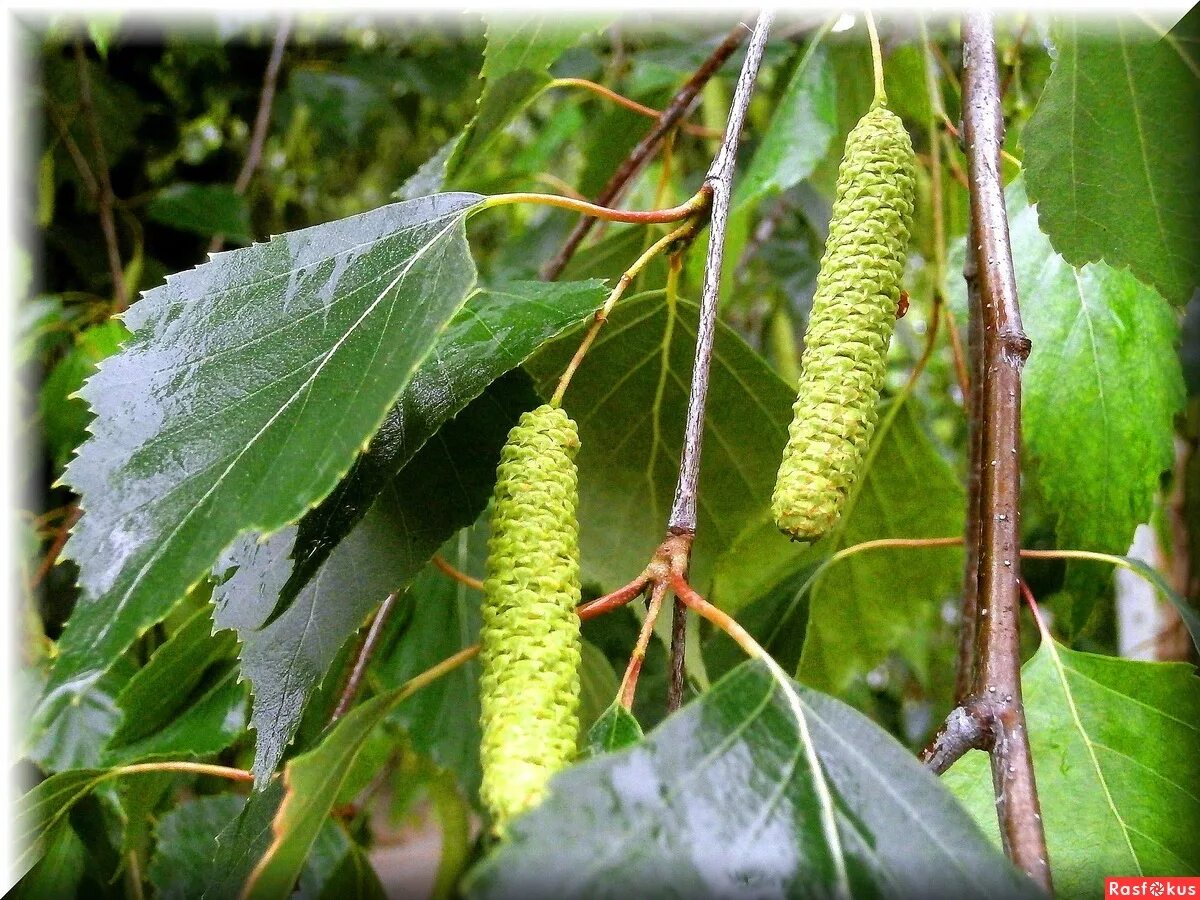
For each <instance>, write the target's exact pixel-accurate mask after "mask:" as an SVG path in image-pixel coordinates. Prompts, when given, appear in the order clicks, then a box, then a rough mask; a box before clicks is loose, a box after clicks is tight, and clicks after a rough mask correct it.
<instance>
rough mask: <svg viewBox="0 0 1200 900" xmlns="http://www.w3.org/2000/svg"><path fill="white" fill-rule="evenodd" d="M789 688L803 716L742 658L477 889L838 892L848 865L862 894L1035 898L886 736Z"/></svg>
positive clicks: (579, 771) (586, 776) (544, 814)
mask: <svg viewBox="0 0 1200 900" xmlns="http://www.w3.org/2000/svg"><path fill="white" fill-rule="evenodd" d="M790 687H791V689H792V690H793V691H795V692H796V694H797V695H798V696H797V699H798V703H797V706H796V707H793V706H792V705H791V704H790V703H789V701H788V700H787V699H786V697H785V695H784V693H783V691H782V690H781V689H780V687H779V685H778V683H777V682H775V681H774V680H773V679H772V677H771V675H770V673H769V671H768V670H767V669H766V667H765V666H764V665H763V664H762V663H746V664H744V665H742V666H740V667H738V668H737V669H735V670H733V671H732V672H731V673H730V674H729V675H727V676H726V677H725V678H723V679H722V680H721V681H719V682H718V683H717V684H715V685H714V686H713V688H712V690H711V691H709V692H708V693H706V694H704V695H703V696H702V697H700V698H699V699H698V700H696V701H695V702H693V703H691V704H689V705H688V706H686V707H685V708H684V709H683V710H682V711H681V712H679V713H678V714H676V715H674V716H672V717H671V718H669V719H667V720H666V721H665V722H664V723H663V724H662V725H661V726H659V727H658V728H657V729H655V730H654V731H652V732H651V733H650V734H649V735H647V736H646V738H645V739H644V740H643V741H641V742H639V743H637V744H635V745H634V746H632V747H630V748H627V749H625V750H623V751H620V752H617V753H610V754H604V755H602V756H599V757H595V758H593V759H590V760H588V761H587V762H584V763H581V764H579V765H577V766H574V767H573V768H571V769H568V770H567V771H565V772H563V773H561V774H559V775H558V776H556V777H555V778H554V780H553V781H552V782H551V788H550V796H549V797H548V798H547V799H546V800H545V802H543V803H542V804H541V805H540V806H539V807H538V808H537V809H535V810H533V811H531V812H530V813H529V814H527V815H525V816H523V817H521V818H519V819H517V820H516V821H515V822H514V823H513V825H512V827H511V833H510V836H509V839H508V840H507V841H506V842H505V843H504V844H502V845H500V846H499V847H498V848H497V849H496V850H495V851H494V852H493V853H492V854H491V856H489V857H488V858H486V859H485V860H484V862H483V863H482V864H481V865H480V866H479V867H477V868H476V869H475V870H474V872H473V873H472V874H471V876H470V877H469V880H468V883H467V886H466V887H467V894H468V896H471V897H479V898H484V897H486V898H502V897H503V898H507V897H512V898H516V897H531V896H536V897H549V896H555V897H579V896H663V895H672V896H681V897H722V898H735V897H736V898H743V897H744V898H750V897H766V896H771V897H809V896H836V895H837V894H838V888H839V879H838V874H837V872H838V869H839V868H840V869H842V870H843V871H844V872H845V873H846V876H847V877H848V881H849V884H848V885H847V886H846V887H848V888H849V892H850V893H852V895H853V896H883V897H897V898H901V897H916V896H929V895H930V893H931V890H930V889H931V885H932V886H936V890H935V891H934V892H933V893H934V894H935V895H937V896H954V897H994V896H1001V897H1023V896H1032V895H1033V894H1034V889H1033V887H1032V885H1031V884H1030V883H1029V882H1028V881H1027V880H1025V879H1024V878H1023V877H1022V876H1021V875H1020V874H1019V873H1017V872H1016V870H1014V869H1013V868H1012V867H1011V866H1010V865H1009V863H1008V862H1007V861H1006V860H1005V859H1004V857H1003V856H1002V855H1001V854H1000V853H999V852H998V851H996V850H993V849H991V848H990V847H989V846H988V843H987V840H986V838H985V837H984V836H983V834H982V833H980V831H979V829H978V828H977V827H975V826H974V824H973V823H972V822H971V820H970V818H969V817H968V816H967V814H966V813H965V811H964V810H962V808H961V807H960V806H959V805H958V803H956V802H955V800H954V798H953V797H952V796H950V794H949V793H948V792H947V791H946V790H945V788H943V787H942V786H941V785H940V784H939V783H938V781H937V779H936V778H934V777H933V776H932V775H931V774H929V773H928V772H927V771H925V770H923V768H922V767H921V766H920V764H919V763H917V761H916V760H915V759H913V757H912V755H911V754H910V753H909V752H908V751H907V750H906V749H904V748H903V747H901V746H900V745H899V744H898V743H897V742H896V741H895V740H894V739H893V738H891V737H890V736H889V735H888V734H887V733H886V732H884V731H883V730H882V729H880V728H879V727H878V726H876V725H874V724H873V723H871V722H870V721H869V720H867V719H866V718H865V717H864V716H862V715H861V714H859V713H857V712H855V711H854V710H852V709H850V708H849V707H847V706H844V705H843V704H841V703H839V702H837V701H836V700H833V699H832V698H829V697H825V696H823V695H821V694H818V693H816V692H814V691H810V690H807V689H805V688H802V687H800V686H799V685H797V684H795V683H794V682H792V683H790ZM797 708H798V709H799V710H800V712H801V714H802V716H803V718H804V721H805V728H804V729H801V727H800V726H799V724H798V721H797V718H796V709H797ZM814 759H816V760H819V765H818V766H817V767H816V768H814V766H813V761H814ZM823 792H828V795H829V796H830V800H831V803H832V816H833V818H834V820H835V822H836V833H835V834H833V835H831V833H830V832H829V831H826V830H825V829H824V828H823V827H822V814H821V799H820V798H821V795H822V793H823ZM917 810H919V811H920V812H919V814H917V813H916V812H915V811H917ZM597 834H603V835H604V836H605V839H604V841H603V842H602V843H601V844H599V845H598V844H597V842H596V840H595V836H596V835H597ZM844 889H845V888H843V890H844Z"/></svg>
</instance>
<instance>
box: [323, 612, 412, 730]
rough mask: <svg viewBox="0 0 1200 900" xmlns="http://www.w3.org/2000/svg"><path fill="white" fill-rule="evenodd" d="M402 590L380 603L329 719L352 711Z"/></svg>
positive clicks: (334, 718)
mask: <svg viewBox="0 0 1200 900" xmlns="http://www.w3.org/2000/svg"><path fill="white" fill-rule="evenodd" d="M400 593H401V592H400V591H392V593H390V594H388V595H387V599H386V600H384V601H383V603H382V604H381V605H380V607H379V609H378V611H376V613H375V618H373V619H372V620H371V627H370V628H369V629H368V630H367V635H366V637H365V638H363V642H362V643H361V644H360V645H359V647H358V652H357V653H356V654H355V656H354V667H353V668H352V669H351V670H350V676H349V677H348V678H347V679H346V686H345V687H344V688H342V695H341V697H339V698H338V702H337V706H335V707H334V709H333V715H331V716H330V717H329V721H330V722H331V723H332V722H336V721H337V720H338V719H340V718H341V717H342V716H344V715H345V714H346V713H348V712H349V711H350V707H351V706H353V705H354V701H355V699H356V698H357V697H358V692H359V690H361V689H362V682H363V678H365V677H366V674H367V666H368V665H370V662H371V657H372V656H373V655H374V654H375V648H376V647H377V646H378V645H379V638H380V637H381V636H382V635H383V626H384V625H386V624H387V620H388V617H389V616H390V615H391V613H392V610H393V609H395V607H396V601H397V600H399V599H400Z"/></svg>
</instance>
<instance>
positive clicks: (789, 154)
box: [733, 43, 837, 208]
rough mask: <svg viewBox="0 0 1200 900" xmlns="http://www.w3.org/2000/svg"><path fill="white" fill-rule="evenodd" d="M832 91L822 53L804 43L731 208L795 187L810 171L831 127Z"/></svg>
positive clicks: (833, 116) (820, 155)
mask: <svg viewBox="0 0 1200 900" xmlns="http://www.w3.org/2000/svg"><path fill="white" fill-rule="evenodd" d="M836 95H837V90H836V85H835V83H834V75H833V67H832V65H831V64H830V62H829V58H828V55H827V54H826V52H825V50H824V48H823V47H821V45H820V44H819V43H810V44H809V46H808V47H807V48H806V50H805V52H804V55H803V56H802V57H801V58H800V61H799V63H798V64H797V65H796V69H795V71H794V72H793V73H792V77H791V80H790V81H789V82H788V85H787V87H786V88H785V89H784V92H783V96H781V97H780V98H779V103H778V105H777V106H776V107H775V111H774V113H773V114H772V116H771V121H770V124H768V125H767V129H766V131H764V132H763V135H762V139H761V140H760V141H759V144H758V147H757V149H756V150H755V151H754V156H753V157H752V158H751V160H750V167H749V168H748V169H747V170H746V175H745V177H744V178H742V179H740V180H739V182H738V185H737V190H736V192H735V194H734V199H733V204H734V207H735V208H737V207H739V206H743V205H750V204H753V203H755V202H757V201H759V200H761V199H762V198H763V197H765V196H768V195H770V194H774V193H780V192H783V191H786V190H788V189H789V188H792V187H795V186H796V185H797V184H799V183H800V182H801V181H803V180H804V179H805V178H807V177H808V176H809V175H810V174H811V173H812V171H813V169H814V168H816V165H817V163H819V162H820V161H821V160H822V159H823V158H824V156H825V153H826V151H827V150H828V149H829V144H830V141H831V140H832V139H833V134H834V130H835V128H836V126H837V107H836V101H835V98H836Z"/></svg>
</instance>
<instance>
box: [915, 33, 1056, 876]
mask: <svg viewBox="0 0 1200 900" xmlns="http://www.w3.org/2000/svg"><path fill="white" fill-rule="evenodd" d="M963 59H964V67H963V83H964V91H965V100H964V103H963V108H964V117H963V125H964V128H963V130H964V133H965V138H966V152H967V162H968V169H969V175H970V181H971V186H972V191H971V238H970V242H969V245H968V253H967V257H968V259H969V258H971V257H972V256H974V258H975V263H974V272H973V273H972V272H971V271H970V270H968V272H967V273H966V274H967V275H968V276H969V280H968V284H969V285H970V283H971V280H972V279H973V280H974V281H975V283H976V286H977V291H976V292H975V293H976V298H975V302H976V305H975V306H974V307H973V308H972V310H971V313H972V319H973V320H975V321H977V322H978V323H979V324H978V329H977V331H978V339H977V340H976V344H977V346H979V347H981V349H982V354H981V356H980V360H981V365H980V368H979V370H978V374H979V377H978V380H977V381H976V385H975V390H974V391H973V394H974V395H975V397H976V399H975V401H974V402H975V411H977V412H978V414H979V418H978V422H977V426H976V430H977V432H978V435H979V436H978V439H977V448H978V459H977V460H975V463H976V467H975V469H974V470H973V472H972V478H971V492H972V498H973V499H972V501H971V504H972V508H971V513H972V521H971V522H969V524H968V534H967V538H968V545H970V544H975V545H976V547H977V577H976V578H975V579H974V582H975V590H976V591H977V596H976V604H977V614H976V615H975V616H973V617H972V619H973V621H974V623H975V640H974V654H973V655H974V665H973V667H972V676H971V678H970V680H969V685H970V689H969V691H968V692H967V694H966V696H965V697H963V698H961V700H960V703H959V705H958V707H957V708H956V709H955V710H954V711H953V712H952V713H951V714H950V717H949V718H948V719H947V721H946V724H945V725H944V726H943V728H942V730H941V731H940V732H939V734H938V736H937V737H936V738H935V739H934V742H933V744H932V745H931V747H930V748H929V749H928V750H927V751H926V753H925V759H926V762H927V763H929V764H931V765H932V766H934V768H935V769H937V770H944V769H945V768H946V767H948V766H949V765H951V764H952V763H953V762H954V760H955V759H957V758H958V757H959V756H961V755H962V754H963V753H965V752H966V751H967V750H968V749H971V748H972V747H975V748H979V749H985V750H987V751H988V753H989V754H990V756H991V762H992V781H993V784H994V787H995V792H996V813H997V816H998V818H999V822H1000V834H1001V838H1002V841H1003V844H1004V849H1005V852H1006V853H1007V854H1008V856H1009V858H1010V859H1012V860H1013V862H1014V863H1015V864H1016V865H1017V866H1018V867H1019V868H1021V869H1022V870H1023V871H1025V872H1026V874H1028V875H1029V876H1030V878H1032V879H1033V880H1034V881H1035V882H1036V883H1037V884H1039V885H1040V886H1042V887H1043V888H1044V889H1045V890H1046V891H1048V892H1049V891H1051V889H1052V888H1051V880H1050V868H1049V865H1048V863H1047V854H1046V839H1045V833H1044V831H1043V828H1042V819H1041V812H1040V807H1039V803H1038V795H1037V786H1036V780H1035V777H1034V771H1033V760H1032V757H1031V755H1030V749H1029V735H1028V732H1027V729H1026V724H1025V710H1024V706H1023V703H1022V699H1021V659H1020V635H1019V631H1018V629H1019V622H1020V619H1019V605H1018V603H1019V600H1018V595H1019V590H1020V587H1019V583H1020V558H1021V556H1020V544H1019V536H1018V524H1019V523H1018V515H1019V512H1020V423H1021V368H1022V366H1023V365H1024V363H1025V360H1026V358H1027V357H1028V355H1029V349H1030V344H1029V339H1028V338H1027V337H1026V336H1025V334H1024V332H1023V330H1022V327H1021V312H1020V307H1019V305H1018V302H1017V289H1016V278H1015V276H1014V273H1013V263H1012V250H1011V247H1010V244H1009V235H1008V216H1007V213H1006V211H1005V206H1004V189H1003V184H1002V182H1001V177H1000V147H1001V144H1002V143H1003V138H1004V119H1003V114H1002V111H1001V109H1000V95H999V86H998V83H997V80H998V74H997V68H996V56H995V38H994V35H993V31H992V20H991V16H990V14H988V13H987V12H984V11H974V10H973V11H971V12H970V13H968V14H967V16H966V17H965V19H964V22H963ZM972 448H973V451H975V449H976V442H975V441H973V442H972ZM976 522H977V523H978V524H977V525H976ZM969 574H970V573H968V575H969ZM966 587H967V592H968V593H969V592H970V590H971V589H972V585H971V584H970V583H968V585H967V586H966ZM965 624H966V623H964V625H965Z"/></svg>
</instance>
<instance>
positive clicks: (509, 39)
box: [445, 13, 603, 184]
mask: <svg viewBox="0 0 1200 900" xmlns="http://www.w3.org/2000/svg"><path fill="white" fill-rule="evenodd" d="M602 24H603V23H602V22H600V21H592V22H573V23H565V22H553V23H552V22H550V21H548V17H547V16H544V15H543V14H541V13H538V14H536V15H532V16H528V17H526V18H516V19H514V18H511V17H509V18H497V19H496V20H493V21H489V23H488V30H487V46H486V48H485V49H484V54H483V70H482V71H481V72H480V73H479V76H480V77H481V78H482V79H484V87H483V93H482V94H480V96H479V108H478V110H477V112H476V113H475V118H474V119H472V120H471V122H470V124H468V125H467V128H466V130H465V131H464V132H463V134H462V136H461V137H460V138H459V139H458V141H457V143H456V144H455V146H454V150H453V151H452V152H451V153H450V157H449V159H448V160H447V161H446V165H445V178H446V181H447V182H448V183H451V184H453V183H457V182H461V181H463V180H464V176H466V175H467V174H468V169H469V168H470V166H471V164H472V163H473V162H474V161H476V160H477V159H478V158H479V157H480V155H481V154H482V153H483V152H484V151H485V150H487V149H488V147H490V146H491V144H492V142H493V141H494V140H495V139H496V137H497V136H498V135H499V134H500V132H501V131H503V130H504V128H505V127H506V126H507V125H508V124H509V123H510V122H512V120H513V119H515V118H516V117H517V115H518V114H519V113H520V112H521V110H523V109H524V108H525V107H526V106H528V105H529V104H530V103H531V102H532V101H533V99H534V98H535V97H537V95H538V94H540V93H541V92H542V91H543V90H544V89H545V87H546V85H548V84H549V83H550V76H549V75H547V74H546V69H548V68H549V67H550V65H551V64H552V63H553V62H554V61H555V60H557V59H558V58H559V56H561V55H562V53H563V51H564V50H566V49H567V48H568V47H570V46H572V45H573V44H575V43H577V42H578V41H579V39H580V38H581V37H582V36H583V35H584V34H586V33H589V32H593V31H595V30H597V29H598V28H600V27H602Z"/></svg>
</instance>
